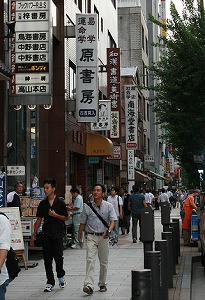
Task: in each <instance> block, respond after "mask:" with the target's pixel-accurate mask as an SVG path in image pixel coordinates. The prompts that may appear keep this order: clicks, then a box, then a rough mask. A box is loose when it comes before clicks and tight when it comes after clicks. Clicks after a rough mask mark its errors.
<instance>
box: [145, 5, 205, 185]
mask: <svg viewBox="0 0 205 300" xmlns="http://www.w3.org/2000/svg"><path fill="white" fill-rule="evenodd" d="M183 2H184V9H183V12H182V15H180V14H179V13H178V11H177V9H176V7H175V5H174V4H173V3H171V6H170V10H171V17H172V19H170V20H168V21H167V24H162V23H160V22H159V21H157V20H156V19H154V18H153V17H152V16H150V19H151V21H152V22H154V23H156V24H158V25H159V26H161V27H163V28H164V29H165V30H166V32H167V35H166V36H165V37H160V38H159V42H158V43H157V44H155V45H154V46H157V47H159V48H160V53H161V56H160V61H159V62H157V63H156V64H154V65H153V66H152V67H151V68H150V72H151V73H152V74H153V76H154V78H155V80H157V84H156V85H155V86H154V87H151V88H152V89H154V90H155V96H154V99H152V101H153V107H154V111H155V112H156V114H157V118H158V122H159V123H161V124H162V126H164V127H166V130H167V132H168V142H169V143H172V144H173V145H174V153H173V155H174V156H175V157H176V158H177V159H178V160H179V162H180V164H181V165H182V167H183V169H184V170H185V172H186V173H187V174H188V175H189V176H188V178H189V182H190V183H191V182H195V181H196V174H198V173H197V165H196V164H195V162H194V159H193V155H199V154H202V153H204V150H205V142H204V141H205V11H204V5H203V0H198V1H197V4H196V5H194V1H193V0H184V1H183ZM197 176H198V175H197Z"/></svg>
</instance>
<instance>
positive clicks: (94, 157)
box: [88, 156, 99, 164]
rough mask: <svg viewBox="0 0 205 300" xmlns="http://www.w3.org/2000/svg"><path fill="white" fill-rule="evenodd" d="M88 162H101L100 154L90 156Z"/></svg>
mask: <svg viewBox="0 0 205 300" xmlns="http://www.w3.org/2000/svg"><path fill="white" fill-rule="evenodd" d="M88 163H89V164H99V157H98V156H89V158H88Z"/></svg>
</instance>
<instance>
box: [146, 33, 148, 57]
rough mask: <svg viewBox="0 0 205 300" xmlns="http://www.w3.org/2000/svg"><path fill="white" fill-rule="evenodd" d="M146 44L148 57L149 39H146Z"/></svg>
mask: <svg viewBox="0 0 205 300" xmlns="http://www.w3.org/2000/svg"><path fill="white" fill-rule="evenodd" d="M145 43H146V53H147V55H148V40H147V37H146V40H145Z"/></svg>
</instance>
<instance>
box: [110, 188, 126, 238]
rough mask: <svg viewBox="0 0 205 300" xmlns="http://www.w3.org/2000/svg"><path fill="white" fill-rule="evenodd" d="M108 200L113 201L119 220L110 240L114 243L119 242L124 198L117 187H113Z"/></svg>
mask: <svg viewBox="0 0 205 300" xmlns="http://www.w3.org/2000/svg"><path fill="white" fill-rule="evenodd" d="M107 202H109V203H111V204H112V205H113V207H114V210H115V213H116V216H117V221H115V228H114V230H113V232H112V233H111V235H110V240H111V241H113V242H114V243H117V242H118V235H119V220H120V219H122V218H123V211H122V206H123V203H122V198H121V197H120V196H118V195H117V189H116V188H115V187H112V188H111V190H110V196H108V198H107Z"/></svg>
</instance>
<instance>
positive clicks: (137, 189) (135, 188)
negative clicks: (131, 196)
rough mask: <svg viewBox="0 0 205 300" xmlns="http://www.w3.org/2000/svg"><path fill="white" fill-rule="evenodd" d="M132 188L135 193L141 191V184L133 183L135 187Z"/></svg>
mask: <svg viewBox="0 0 205 300" xmlns="http://www.w3.org/2000/svg"><path fill="white" fill-rule="evenodd" d="M132 189H133V192H134V193H137V192H139V186H138V185H136V184H135V185H133V187H132Z"/></svg>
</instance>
